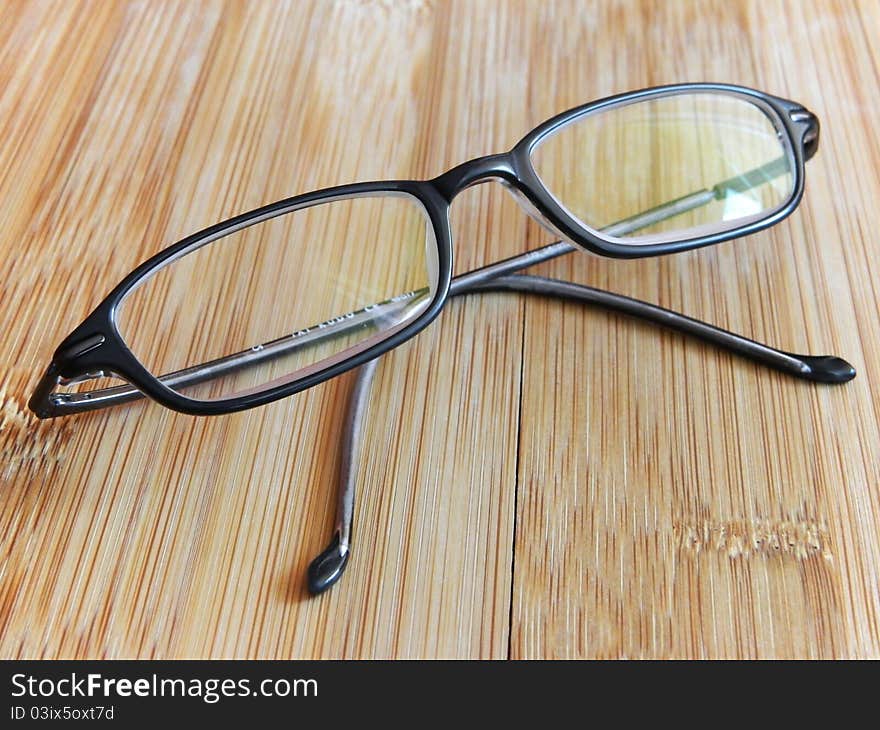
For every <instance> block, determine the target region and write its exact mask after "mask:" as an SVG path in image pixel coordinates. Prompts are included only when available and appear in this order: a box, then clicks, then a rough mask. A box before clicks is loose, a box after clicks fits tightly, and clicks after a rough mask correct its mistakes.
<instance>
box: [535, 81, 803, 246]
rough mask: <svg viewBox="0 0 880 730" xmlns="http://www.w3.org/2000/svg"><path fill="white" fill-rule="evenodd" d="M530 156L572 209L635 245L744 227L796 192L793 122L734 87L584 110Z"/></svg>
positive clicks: (597, 230)
mask: <svg viewBox="0 0 880 730" xmlns="http://www.w3.org/2000/svg"><path fill="white" fill-rule="evenodd" d="M531 160H532V165H533V167H534V170H535V172H536V173H537V175H538V177H539V178H540V180H541V182H542V183H543V184H544V186H545V187H546V188H547V190H548V191H549V192H550V194H551V195H553V196H554V197H555V198H556V200H557V201H558V202H559V203H560V205H561V206H562V207H564V208H565V209H566V210H567V212H568V213H569V214H570V215H571V216H572V217H573V218H575V219H576V220H577V221H578V222H580V223H581V224H582V225H584V226H586V227H587V228H589V229H591V230H592V231H593V232H595V233H598V234H600V235H602V236H603V237H605V238H609V239H612V240H615V241H616V242H618V243H623V244H630V245H646V244H654V243H661V242H666V241H670V240H681V239H684V238H694V237H697V236H701V235H711V234H713V233H717V232H721V231H724V230H730V229H733V228H737V227H741V226H744V225H747V224H748V223H751V222H754V221H757V220H761V219H763V218H766V217H768V216H770V215H772V214H773V213H774V212H775V211H776V210H779V209H780V208H781V207H783V206H784V205H786V204H787V203H788V201H789V200H790V199H791V197H792V195H793V194H794V181H795V159H794V154H793V153H792V149H791V142H790V139H789V135H788V133H787V131H786V129H785V126H784V125H783V124H782V121H781V120H780V119H779V118H778V116H777V115H776V113H775V111H774V110H773V109H772V108H770V107H769V106H767V107H766V108H765V106H764V105H763V104H762V103H760V102H759V101H758V100H752V99H751V98H748V97H746V96H742V95H738V94H735V93H719V92H703V91H701V92H684V93H676V94H666V95H662V96H657V97H648V98H647V99H644V100H642V101H636V102H633V101H623V102H620V103H618V104H614V105H611V106H608V107H603V108H600V109H598V110H595V111H591V112H586V113H584V114H582V115H581V116H579V117H576V118H574V119H573V120H571V121H569V122H566V123H565V124H563V125H562V126H560V127H559V128H557V129H555V130H553V131H552V132H550V133H549V134H547V135H546V136H545V137H543V138H541V139H540V140H539V141H538V142H537V144H536V145H535V147H534V148H533V149H532V152H531Z"/></svg>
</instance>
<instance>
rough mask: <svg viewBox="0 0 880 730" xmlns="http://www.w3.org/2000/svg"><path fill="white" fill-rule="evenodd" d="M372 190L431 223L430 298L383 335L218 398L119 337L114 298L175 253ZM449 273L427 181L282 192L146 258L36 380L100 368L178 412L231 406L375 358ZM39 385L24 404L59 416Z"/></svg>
mask: <svg viewBox="0 0 880 730" xmlns="http://www.w3.org/2000/svg"><path fill="white" fill-rule="evenodd" d="M377 193H393V194H402V195H405V196H407V197H410V198H413V199H414V200H415V202H417V203H419V204H420V205H421V206H422V208H423V209H424V212H425V216H426V222H427V223H429V224H430V225H431V226H432V228H433V232H434V238H435V241H436V246H437V269H438V272H437V288H436V291H435V292H434V296H433V298H432V300H431V302H430V303H429V304H428V306H427V307H426V308H425V310H424V311H423V312H421V313H420V314H419V315H418V316H416V317H415V318H414V319H413V320H412V321H411V322H409V323H407V324H406V325H405V326H404V327H402V328H401V329H399V330H398V331H397V332H395V333H394V334H392V335H391V336H390V337H388V338H386V339H384V340H382V341H381V342H378V343H376V344H375V345H373V346H371V347H369V348H367V349H365V350H362V351H361V352H358V353H355V354H354V355H352V356H351V357H348V358H346V359H345V360H343V361H341V362H338V363H335V364H332V365H329V366H327V367H324V368H320V369H319V370H316V371H315V372H313V373H310V374H308V375H305V376H303V377H301V378H298V379H296V380H293V381H291V382H288V383H283V384H281V385H276V386H274V387H272V388H267V389H266V390H262V391H258V392H255V393H248V394H245V395H241V396H236V397H231V398H224V399H218V400H200V399H197V398H190V397H188V396H185V395H182V394H180V393H179V392H177V391H175V390H173V389H171V388H169V387H168V386H167V385H165V384H163V383H162V382H161V381H160V380H159V378H158V377H157V376H156V375H154V374H153V373H151V372H150V371H149V370H147V368H146V367H144V365H143V364H141V362H140V360H138V358H137V356H136V355H135V354H134V353H133V352H132V351H131V350H130V349H129V348H128V346H127V345H126V344H125V340H124V339H123V337H122V335H121V334H120V332H119V329H118V326H117V324H116V317H115V313H116V309H117V307H118V306H119V305H120V303H121V302H122V300H123V299H124V298H125V297H126V296H127V295H128V294H129V293H130V292H131V291H132V290H134V289H135V288H136V287H137V286H139V285H140V284H141V283H143V282H144V281H146V279H147V278H148V277H149V276H150V275H151V274H152V273H154V272H155V271H156V270H158V269H159V268H161V267H162V266H165V265H167V264H170V263H172V262H173V261H174V260H175V259H176V258H179V257H182V256H185V255H187V254H188V253H190V252H191V251H195V250H197V249H198V248H200V246H199V245H198V244H201V245H202V246H204V245H209V244H210V243H212V242H213V241H214V240H216V239H219V238H222V237H223V236H225V235H230V234H231V233H234V232H235V231H237V230H241V229H243V228H246V227H248V226H251V225H256V224H257V223H260V222H262V221H263V220H268V219H270V218H272V217H275V216H278V215H284V214H285V213H287V212H293V211H295V210H298V209H303V208H308V207H311V206H313V205H320V204H322V203H328V202H332V201H333V200H338V199H345V198H352V197H364V196H370V195H371V194H377ZM288 209H290V210H288ZM451 280H452V241H451V234H450V227H449V202H448V201H447V200H445V199H444V198H443V197H442V196H441V195H440V194H439V193H438V192H437V191H436V189H435V188H434V186H433V185H431V183H430V182H426V181H410V180H390V181H375V182H363V183H352V184H349V185H340V186H336V187H332V188H324V189H321V190H316V191H312V192H308V193H304V194H302V195H296V196H293V197H290V198H285V199H283V200H279V201H276V202H274V203H270V204H269V205H265V206H262V207H260V208H256V209H254V210H251V211H247V212H245V213H242V214H240V215H238V216H234V217H233V218H229V219H227V220H225V221H221V222H220V223H216V224H214V225H212V226H209V227H208V228H205V229H203V230H201V231H198V232H196V233H194V234H192V235H190V236H187V237H186V238H184V239H182V240H180V241H178V242H177V243H174V244H172V245H171V246H168V247H167V248H165V249H163V250H161V251H159V252H158V253H157V254H155V255H153V256H151V257H150V258H148V259H147V260H146V261H144V262H143V263H141V264H140V265H138V266H137V267H136V268H135V269H134V270H133V271H131V272H130V273H129V274H128V275H127V276H126V277H125V278H123V280H122V281H121V282H119V284H117V285H116V287H114V289H113V290H112V291H111V292H110V294H108V295H107V297H106V298H105V299H104V300H103V301H102V302H101V303H100V304H99V305H98V306H97V307H96V308H95V309H94V311H92V313H91V314H89V315H88V317H86V319H85V320H83V322H82V323H81V324H80V325H79V326H78V327H76V329H74V330H73V332H71V334H70V335H68V336H67V337H66V338H65V339H64V341H62V343H61V345H59V347H58V348H57V349H56V351H55V354H54V356H53V358H52V364H51V365H50V367H49V369H48V370H47V371H46V375H44V377H43V380H46V378H52V379H53V380H54V382H53V386H54V385H55V384H57V382H58V379H59V378H75V377H77V376H80V375H83V374H84V373H89V372H97V371H104V372H105V373H110V374H112V375H115V376H118V377H120V378H122V379H123V380H125V381H128V382H129V383H130V384H131V385H133V386H134V387H135V388H137V389H138V390H140V391H141V392H142V393H143V394H144V395H146V396H148V397H150V398H151V399H153V400H155V401H157V402H158V403H160V404H162V405H164V406H166V407H168V408H171V409H172V410H175V411H179V412H181V413H186V414H189V415H196V416H201V415H220V414H225V413H234V412H237V411H241V410H246V409H249V408H254V407H256V406H260V405H265V404H267V403H271V402H273V401H276V400H279V399H281V398H285V397H287V396H290V395H294V394H295V393H299V392H301V391H303V390H307V389H308V388H311V387H313V386H315V385H318V384H319V383H322V382H324V381H325V380H329V379H331V378H334V377H336V376H337V375H341V374H343V373H345V372H347V371H348V370H351V369H353V368H355V367H358V366H359V365H362V364H363V363H365V362H367V361H369V360H372V359H374V358H376V357H379V356H380V355H382V354H384V353H386V352H388V351H389V350H391V349H394V348H395V347H397V346H398V345H400V344H402V343H403V342H405V341H407V340H409V339H411V338H412V337H414V336H415V335H416V334H418V333H419V332H421V330H423V329H424V328H425V327H427V326H428V325H429V324H430V323H431V322H432V321H433V320H434V319H435V318H436V317H437V315H438V314H439V313H440V311H441V309H442V308H443V305H444V304H445V303H446V299H447V297H448V294H449V285H450V282H451ZM41 386H43V383H42V382H41V384H40V386H38V388H37V392H35V393H34V397H33V398H32V399H31V401H30V407H31V409H32V410H34V411H35V412H36V413H37V415H39V416H41V417H49V416H53V415H60V413H59V412H58V411H59V410H60V409H59V407H58V405H57V404H55V403H53V401H52V400H51V397H52V396H51V393H50V392H47V393H45V397H43V398H41V399H38V398H37V396H38V394H42V393H41V391H42V390H43V388H42V387H41ZM86 392H87V391H86ZM56 395H63V394H56ZM47 399H48V402H47Z"/></svg>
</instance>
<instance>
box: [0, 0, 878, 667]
mask: <svg viewBox="0 0 880 730" xmlns="http://www.w3.org/2000/svg"><path fill="white" fill-rule="evenodd" d="M878 37H880V3H877V2H875V1H873V0H870V1H869V0H864V1H863V2H849V3H847V2H830V1H829V2H804V3H800V2H793V1H792V2H787V1H785V0H759V1H755V2H745V1H743V2H729V1H728V0H724V1H720V0H719V1H718V2H689V1H687V0H683V1H681V2H679V1H673V0H669V1H667V2H659V1H658V2H643V3H635V2H601V3H600V2H596V3H590V2H561V1H560V2H556V1H554V2H538V1H537V0H535V1H534V2H501V1H498V2H494V1H489V0H472V1H470V2H468V1H465V0H461V1H459V2H441V1H440V0H437V1H436V2H431V1H430V0H424V1H420V0H410V1H407V0H400V1H399V2H392V1H391V0H388V1H385V2H382V1H379V0H338V1H333V0H327V1H323V2H313V3H305V2H289V3H281V2H269V1H268V0H267V1H264V2H250V3H211V2H207V3H185V4H184V3H176V2H153V1H149V2H133V3H122V2H99V1H95V2H90V3H74V2H60V1H59V2H19V1H17V0H5V1H4V2H2V3H0V286H2V304H0V363H2V366H0V388H2V391H0V399H2V400H0V406H2V411H0V448H2V461H0V480H2V481H0V656H3V657H507V656H510V657H866V656H872V657H876V656H878V655H880V496H878V495H880V459H878V453H880V449H878V445H880V433H878V430H880V422H878V413H880V317H878V305H877V302H878V284H877V282H878V275H880V237H878V234H877V231H878V230H880V212H878V206H877V202H878V200H880V173H878V170H880V141H878V139H880V138H878V134H877V131H876V117H877V109H878V99H880V49H878V45H877V42H876V41H877V38H878ZM701 80H713V81H727V82H733V83H742V84H746V85H749V86H754V87H757V88H760V89H763V90H766V91H769V92H771V93H775V94H778V95H780V96H785V97H787V98H791V99H795V100H797V101H800V102H802V103H803V104H805V105H806V106H807V107H809V108H810V109H812V110H813V111H815V112H816V113H817V114H818V116H819V118H820V120H821V122H822V139H821V144H820V149H819V153H818V155H817V156H816V158H815V159H814V160H812V161H810V163H809V164H808V167H807V189H806V195H805V198H804V202H803V203H802V205H801V207H800V208H799V210H798V211H797V212H796V213H795V214H794V215H793V216H792V217H791V218H790V219H788V220H787V221H785V222H784V223H782V224H781V225H779V226H777V227H775V228H774V229H772V230H770V231H766V232H763V233H760V234H758V235H755V236H752V237H750V238H747V239H743V240H739V241H735V242H731V243H726V244H722V245H720V246H717V247H713V248H711V249H706V250H700V251H696V252H692V253H688V254H683V255H677V256H672V257H667V258H664V259H651V260H640V261H611V260H600V259H599V258H595V257H589V256H586V255H580V254H575V255H570V256H567V257H565V258H564V259H562V260H559V261H556V262H552V263H550V264H545V265H542V266H541V267H538V268H537V269H536V273H543V274H552V275H555V276H560V277H564V278H567V279H570V280H572V281H576V282H581V283H585V284H590V285H594V286H600V287H605V288H608V289H611V290H612V291H615V292H619V293H623V294H627V295H629V296H635V297H640V298H643V299H646V300H648V301H652V302H657V303H659V304H661V305H663V306H666V307H671V308H674V309H677V310H680V311H683V312H684V313H687V314H689V315H691V316H696V317H700V318H703V319H705V320H707V321H710V322H712V323H715V324H718V325H720V326H723V327H727V328H729V329H732V330H734V331H738V332H741V333H744V334H746V335H748V336H750V337H753V338H756V339H759V340H763V341H767V342H769V343H771V344H774V345H776V346H779V347H781V348H782V349H787V350H791V351H797V352H809V353H813V354H839V355H842V356H843V357H845V358H847V359H849V360H850V361H851V362H853V364H854V365H855V366H856V368H857V369H858V371H859V375H858V377H857V378H856V380H854V381H853V382H851V383H849V384H847V385H846V386H843V387H827V386H817V385H812V384H809V383H805V382H801V381H795V380H792V379H789V378H786V377H785V376H783V375H780V374H777V373H773V372H769V371H767V370H764V369H762V368H760V367H758V366H755V365H753V364H751V363H749V362H745V361H742V360H738V359H734V358H733V357H731V356H730V355H727V354H724V353H720V352H717V351H715V350H713V349H711V348H709V347H708V346H705V345H702V344H699V343H696V342H693V341H689V340H685V339H684V338H682V337H680V336H677V335H674V334H671V333H668V332H660V331H658V330H656V329H655V328H653V327H650V326H647V325H644V324H640V323H638V322H635V321H633V320H630V319H626V318H623V317H619V316H614V315H609V314H607V313H605V312H602V311H599V310H595V309H589V308H585V307H581V306H578V305H576V304H562V303H558V302H554V301H542V300H539V299H525V298H522V297H517V296H512V295H502V294H493V295H483V296H479V297H469V298H466V299H463V300H457V301H454V302H452V303H450V304H449V306H448V309H447V310H446V311H445V312H444V314H443V315H442V316H441V318H440V320H439V321H438V322H437V323H435V324H434V325H432V326H431V327H430V328H429V329H428V330H426V331H425V332H424V333H423V334H422V335H420V336H419V337H418V338H417V339H416V340H415V341H413V342H411V343H409V344H407V345H405V346H403V347H401V348H399V349H398V350H397V351H395V352H394V353H392V354H390V355H389V356H387V357H385V358H384V359H383V361H382V363H381V364H380V366H379V370H378V375H377V384H376V388H375V391H374V393H373V396H372V398H371V402H370V406H369V408H370V410H369V416H368V421H369V426H368V428H367V435H366V440H365V443H364V450H363V454H364V457H363V463H362V466H361V469H360V476H359V480H358V484H359V493H358V497H357V509H358V513H357V522H356V525H355V547H354V554H353V558H352V561H351V564H350V567H349V570H348V572H347V574H346V575H345V577H344V578H343V579H342V581H341V582H340V583H339V584H338V585H337V586H336V587H334V588H333V589H332V590H331V591H330V592H329V593H327V594H325V595H323V596H321V597H319V598H312V597H309V596H308V594H307V592H306V590H305V583H304V572H305V568H306V566H307V564H308V562H309V561H310V559H311V558H312V557H313V556H314V555H316V554H317V553H318V552H319V551H320V549H321V548H322V547H323V545H324V543H325V541H326V539H327V536H328V535H329V531H330V529H331V525H332V521H333V507H334V490H335V479H336V475H337V469H338V459H339V454H340V446H339V437H340V433H341V427H342V424H343V417H344V404H345V401H346V398H347V395H348V393H349V391H350V388H351V383H352V379H351V376H350V375H349V376H344V377H341V378H338V379H337V380H335V381H331V382H329V383H326V384H324V385H323V386H320V387H318V388H315V389H313V390H312V391H309V392H307V393H303V394H300V395H298V396H295V397H293V398H289V399H286V400H284V401H280V402H278V403H275V404H273V405H270V406H267V407H264V408H260V409H256V410H253V411H250V412H244V413H239V414H236V415H231V416H224V417H218V418H207V419H206V418H202V419H199V418H193V417H189V416H183V415H180V414H175V413H172V412H169V411H166V410H165V409H163V408H161V407H159V406H157V405H155V404H149V403H140V404H134V405H129V406H125V407H120V408H116V409H112V410H108V411H104V412H96V413H93V414H85V415H80V416H73V417H69V418H67V419H58V420H54V421H46V422H38V421H36V420H35V419H34V418H33V417H31V416H30V414H29V413H28V412H27V410H26V407H25V403H26V399H27V397H28V396H29V393H30V389H31V388H32V387H33V385H34V384H35V382H36V380H37V378H38V376H39V374H40V373H41V371H42V369H43V368H44V367H45V365H46V364H47V363H48V360H49V358H50V356H51V353H52V351H53V349H54V347H55V346H56V345H57V344H58V342H60V340H61V338H62V337H63V336H64V335H66V334H67V332H68V331H70V329H72V327H73V326H75V325H76V324H77V323H78V322H79V321H80V320H81V319H82V318H83V317H84V316H85V315H86V314H87V313H88V312H89V311H90V310H91V308H92V307H93V306H94V305H95V304H97V302H98V301H100V299H101V298H102V297H103V296H104V295H105V294H106V293H107V292H108V291H109V289H110V288H111V286H112V285H114V284H115V283H116V282H117V281H118V280H119V279H120V278H121V277H122V276H124V275H125V274H126V273H127V272H128V271H129V270H130V269H132V268H133V267H134V266H135V265H136V264H137V263H139V262H140V261H141V260H143V259H144V258H145V257H146V256H148V255H149V254H151V253H154V252H156V251H158V250H159V249H160V248H162V247H164V246H165V245H167V244H169V243H172V242H174V241H175V240H178V239H180V238H182V237H183V236H185V235H187V234H189V233H191V232H193V231H196V230H198V229H200V228H203V227H205V226H207V225H209V224H212V223H214V222H216V221H218V220H221V219H223V218H226V217H228V216H230V215H233V214H236V213H239V212H242V211H245V210H248V209H250V208H253V207H256V206H258V205H261V204H264V203H268V202H272V201H274V200H276V199H279V198H282V197H286V196H288V195H292V194H295V193H298V192H304V191H307V190H310V189H314V188H317V187H321V186H327V185H334V184H339V183H344V182H351V181H355V180H369V179H383V178H395V177H405V178H413V177H429V176H433V175H435V174H438V173H439V172H441V171H443V170H445V169H447V168H449V167H451V166H453V165H454V164H457V163H459V162H461V161H464V160H466V159H469V158H471V157H475V156H478V155H482V154H488V153H490V152H497V151H501V150H504V149H507V148H508V147H510V146H511V145H512V144H513V143H514V142H515V141H516V140H517V139H519V137H520V136H521V135H522V134H524V133H525V132H526V131H528V130H529V129H531V128H532V127H533V126H535V125H536V124H537V123H539V122H541V121H543V120H544V119H545V118H547V117H549V116H551V115H553V114H555V113H557V112H559V111H562V110H564V109H567V108H569V107H571V106H574V105H577V104H580V103H583V102H585V101H588V100H590V99H594V98H598V97H601V96H604V95H607V94H610V93H615V92H620V91H626V90H630V89H636V88H640V87H643V86H648V85H655V84H660V83H674V82H681V81H701ZM453 230H454V234H455V236H456V246H455V253H456V264H455V268H456V270H457V271H464V270H467V269H470V268H473V267H474V266H477V265H480V264H483V263H488V262H490V261H493V260H496V259H499V258H502V257H504V256H510V255H514V254H516V253H519V252H521V251H524V250H527V249H529V248H535V247H537V246H538V245H540V244H541V243H543V242H545V241H547V240H549V239H548V238H547V236H546V234H545V233H544V232H543V231H542V230H541V229H540V228H539V227H538V226H536V225H534V224H532V223H530V222H527V220H526V219H525V217H524V215H523V214H522V212H521V211H520V209H519V208H518V207H517V206H516V205H515V203H513V202H512V201H511V200H510V199H509V198H508V196H507V195H506V193H505V192H504V191H503V189H501V187H500V186H497V185H487V186H481V187H479V188H475V189H473V190H470V191H468V192H466V193H465V194H463V195H462V196H461V197H460V198H459V199H458V200H457V201H456V203H455V206H454V208H453Z"/></svg>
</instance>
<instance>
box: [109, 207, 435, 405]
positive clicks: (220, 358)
mask: <svg viewBox="0 0 880 730" xmlns="http://www.w3.org/2000/svg"><path fill="white" fill-rule="evenodd" d="M437 253H438V252H437V242H436V239H435V236H434V228H433V226H432V224H431V221H430V218H429V216H428V213H427V211H426V210H425V208H424V206H423V205H422V203H421V202H420V201H419V200H417V199H416V198H415V197H413V196H410V195H403V194H393V193H390V192H389V193H382V192H380V193H377V194H370V195H358V196H354V197H349V198H341V199H335V200H331V201H327V202H319V203H316V204H311V205H308V206H303V207H298V206H295V205H293V206H292V207H291V209H288V210H281V211H278V212H276V213H274V214H272V215H271V216H267V217H266V218H265V219H257V220H255V221H254V222H252V223H251V224H249V225H246V226H237V227H230V229H229V230H228V231H225V232H221V233H218V234H216V235H214V236H206V237H205V238H203V239H200V240H198V241H196V242H195V243H193V245H192V246H191V247H190V248H189V249H187V250H185V252H184V253H183V254H182V255H179V256H178V257H176V258H174V259H172V260H170V261H167V262H164V263H163V264H161V265H159V266H158V267H156V269H155V270H154V271H152V272H151V273H150V274H149V275H148V276H146V277H145V278H144V279H143V281H142V282H141V283H140V284H139V285H138V286H137V287H135V288H134V289H132V290H131V291H130V292H129V293H128V294H127V295H126V296H125V298H124V299H123V300H122V301H121V303H120V304H119V306H118V308H117V310H116V313H115V316H116V324H117V327H118V329H119V333H120V335H121V336H122V338H123V340H124V341H125V344H126V345H127V346H128V348H129V349H130V350H131V352H132V354H133V355H134V356H135V357H136V358H137V359H138V360H139V361H140V362H141V364H142V365H143V366H144V367H145V368H146V369H147V370H148V371H149V372H150V373H152V374H153V375H154V376H156V377H157V378H159V379H160V380H161V381H162V382H163V383H165V384H166V385H167V386H168V387H170V388H173V389H175V390H178V391H180V392H181V393H182V394H184V395H186V396H188V397H190V398H192V399H194V400H204V401H217V400H227V399H231V398H235V397H239V396H241V395H244V394H246V393H255V392H260V391H265V390H269V389H272V388H275V387H278V386H280V385H284V384H286V383H289V382H292V381H295V380H298V379H300V378H302V377H305V376H306V375H309V374H312V373H315V372H318V371H320V370H322V369H324V368H327V367H329V366H331V365H333V364H336V363H339V362H342V361H344V360H345V359H346V358H350V357H352V356H353V355H355V354H357V353H359V352H362V351H363V350H365V349H367V348H369V347H371V346H373V345H376V344H378V343H380V342H382V341H383V340H386V339H388V338H389V337H391V336H392V335H394V334H395V333H396V332H399V331H400V330H401V329H403V328H404V327H406V326H407V325H409V324H410V323H412V322H413V321H414V320H416V319H417V318H418V317H419V315H421V314H422V313H423V312H424V311H425V310H426V309H427V308H428V307H429V306H430V303H431V302H432V301H433V299H434V296H435V294H436V290H437V277H438V275H437Z"/></svg>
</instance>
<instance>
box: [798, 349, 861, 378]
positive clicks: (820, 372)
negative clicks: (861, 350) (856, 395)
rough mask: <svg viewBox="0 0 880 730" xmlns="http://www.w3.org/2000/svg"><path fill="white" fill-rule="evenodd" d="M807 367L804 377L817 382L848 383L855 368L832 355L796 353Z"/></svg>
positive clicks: (853, 374) (854, 373)
mask: <svg viewBox="0 0 880 730" xmlns="http://www.w3.org/2000/svg"><path fill="white" fill-rule="evenodd" d="M798 357H799V358H800V359H801V360H803V362H804V364H805V365H806V366H807V367H808V368H809V370H808V371H805V372H804V374H803V375H804V377H805V378H807V379H808V380H814V381H816V382H817V383H848V382H849V381H850V380H852V379H853V378H854V377H855V376H856V369H855V368H854V367H853V366H852V365H850V364H849V363H848V362H847V361H846V360H844V359H843V358H840V357H834V356H833V355H815V356H814V355H798Z"/></svg>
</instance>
